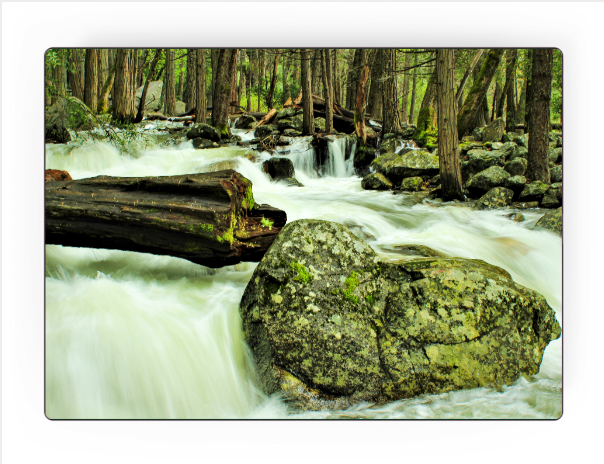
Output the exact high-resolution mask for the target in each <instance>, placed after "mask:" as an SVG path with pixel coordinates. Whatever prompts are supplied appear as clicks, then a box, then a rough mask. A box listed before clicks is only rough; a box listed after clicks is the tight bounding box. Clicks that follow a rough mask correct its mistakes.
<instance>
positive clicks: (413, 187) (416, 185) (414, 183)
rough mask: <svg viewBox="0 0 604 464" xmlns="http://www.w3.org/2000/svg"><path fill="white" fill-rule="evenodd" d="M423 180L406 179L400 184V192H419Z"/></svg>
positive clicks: (419, 178)
mask: <svg viewBox="0 0 604 464" xmlns="http://www.w3.org/2000/svg"><path fill="white" fill-rule="evenodd" d="M423 182H424V180H423V179H422V178H421V177H407V178H406V179H403V182H402V183H401V190H403V191H405V192H419V191H420V190H421V188H422V184H423Z"/></svg>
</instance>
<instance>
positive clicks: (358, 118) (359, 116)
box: [354, 51, 375, 146]
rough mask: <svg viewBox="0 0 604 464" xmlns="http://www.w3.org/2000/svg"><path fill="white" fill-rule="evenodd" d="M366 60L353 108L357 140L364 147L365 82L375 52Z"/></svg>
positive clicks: (365, 136)
mask: <svg viewBox="0 0 604 464" xmlns="http://www.w3.org/2000/svg"><path fill="white" fill-rule="evenodd" d="M368 55H369V56H367V59H366V60H365V59H364V62H363V69H362V70H361V74H360V75H359V79H358V87H357V90H356V92H355V97H356V104H355V107H354V127H355V130H356V134H357V140H358V141H359V142H362V145H361V146H365V144H366V143H367V131H366V129H365V102H366V94H367V82H368V81H369V75H370V73H371V65H372V64H373V58H374V56H375V52H374V51H373V52H370V53H369V54H368Z"/></svg>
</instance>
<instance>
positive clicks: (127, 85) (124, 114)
mask: <svg viewBox="0 0 604 464" xmlns="http://www.w3.org/2000/svg"><path fill="white" fill-rule="evenodd" d="M135 62H136V61H135V56H134V50H132V49H129V48H120V49H118V50H117V55H116V57H115V82H114V88H113V95H114V100H113V116H112V117H113V119H114V120H115V121H118V122H121V123H130V122H132V121H133V120H134V117H135V114H134V97H135V95H134V91H135V89H134V78H135V77H136V65H135Z"/></svg>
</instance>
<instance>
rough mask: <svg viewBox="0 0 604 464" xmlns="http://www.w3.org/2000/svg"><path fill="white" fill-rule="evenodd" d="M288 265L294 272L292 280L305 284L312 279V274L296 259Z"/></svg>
mask: <svg viewBox="0 0 604 464" xmlns="http://www.w3.org/2000/svg"><path fill="white" fill-rule="evenodd" d="M289 266H290V267H291V268H292V270H293V271H294V273H296V276H295V277H294V280H297V281H299V282H304V283H305V284H307V283H309V282H310V281H311V280H312V279H313V276H312V274H311V273H310V272H308V271H307V270H306V267H304V264H300V263H299V262H297V261H292V262H291V263H290V265H289Z"/></svg>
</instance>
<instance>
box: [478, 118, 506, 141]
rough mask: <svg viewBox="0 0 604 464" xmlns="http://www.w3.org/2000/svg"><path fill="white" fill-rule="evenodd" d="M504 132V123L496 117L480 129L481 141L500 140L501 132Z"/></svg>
mask: <svg viewBox="0 0 604 464" xmlns="http://www.w3.org/2000/svg"><path fill="white" fill-rule="evenodd" d="M504 132H505V123H504V122H503V119H501V118H497V119H495V120H493V121H491V122H490V123H489V124H487V125H486V127H484V128H483V130H482V141H483V142H501V139H502V137H503V134H504Z"/></svg>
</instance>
